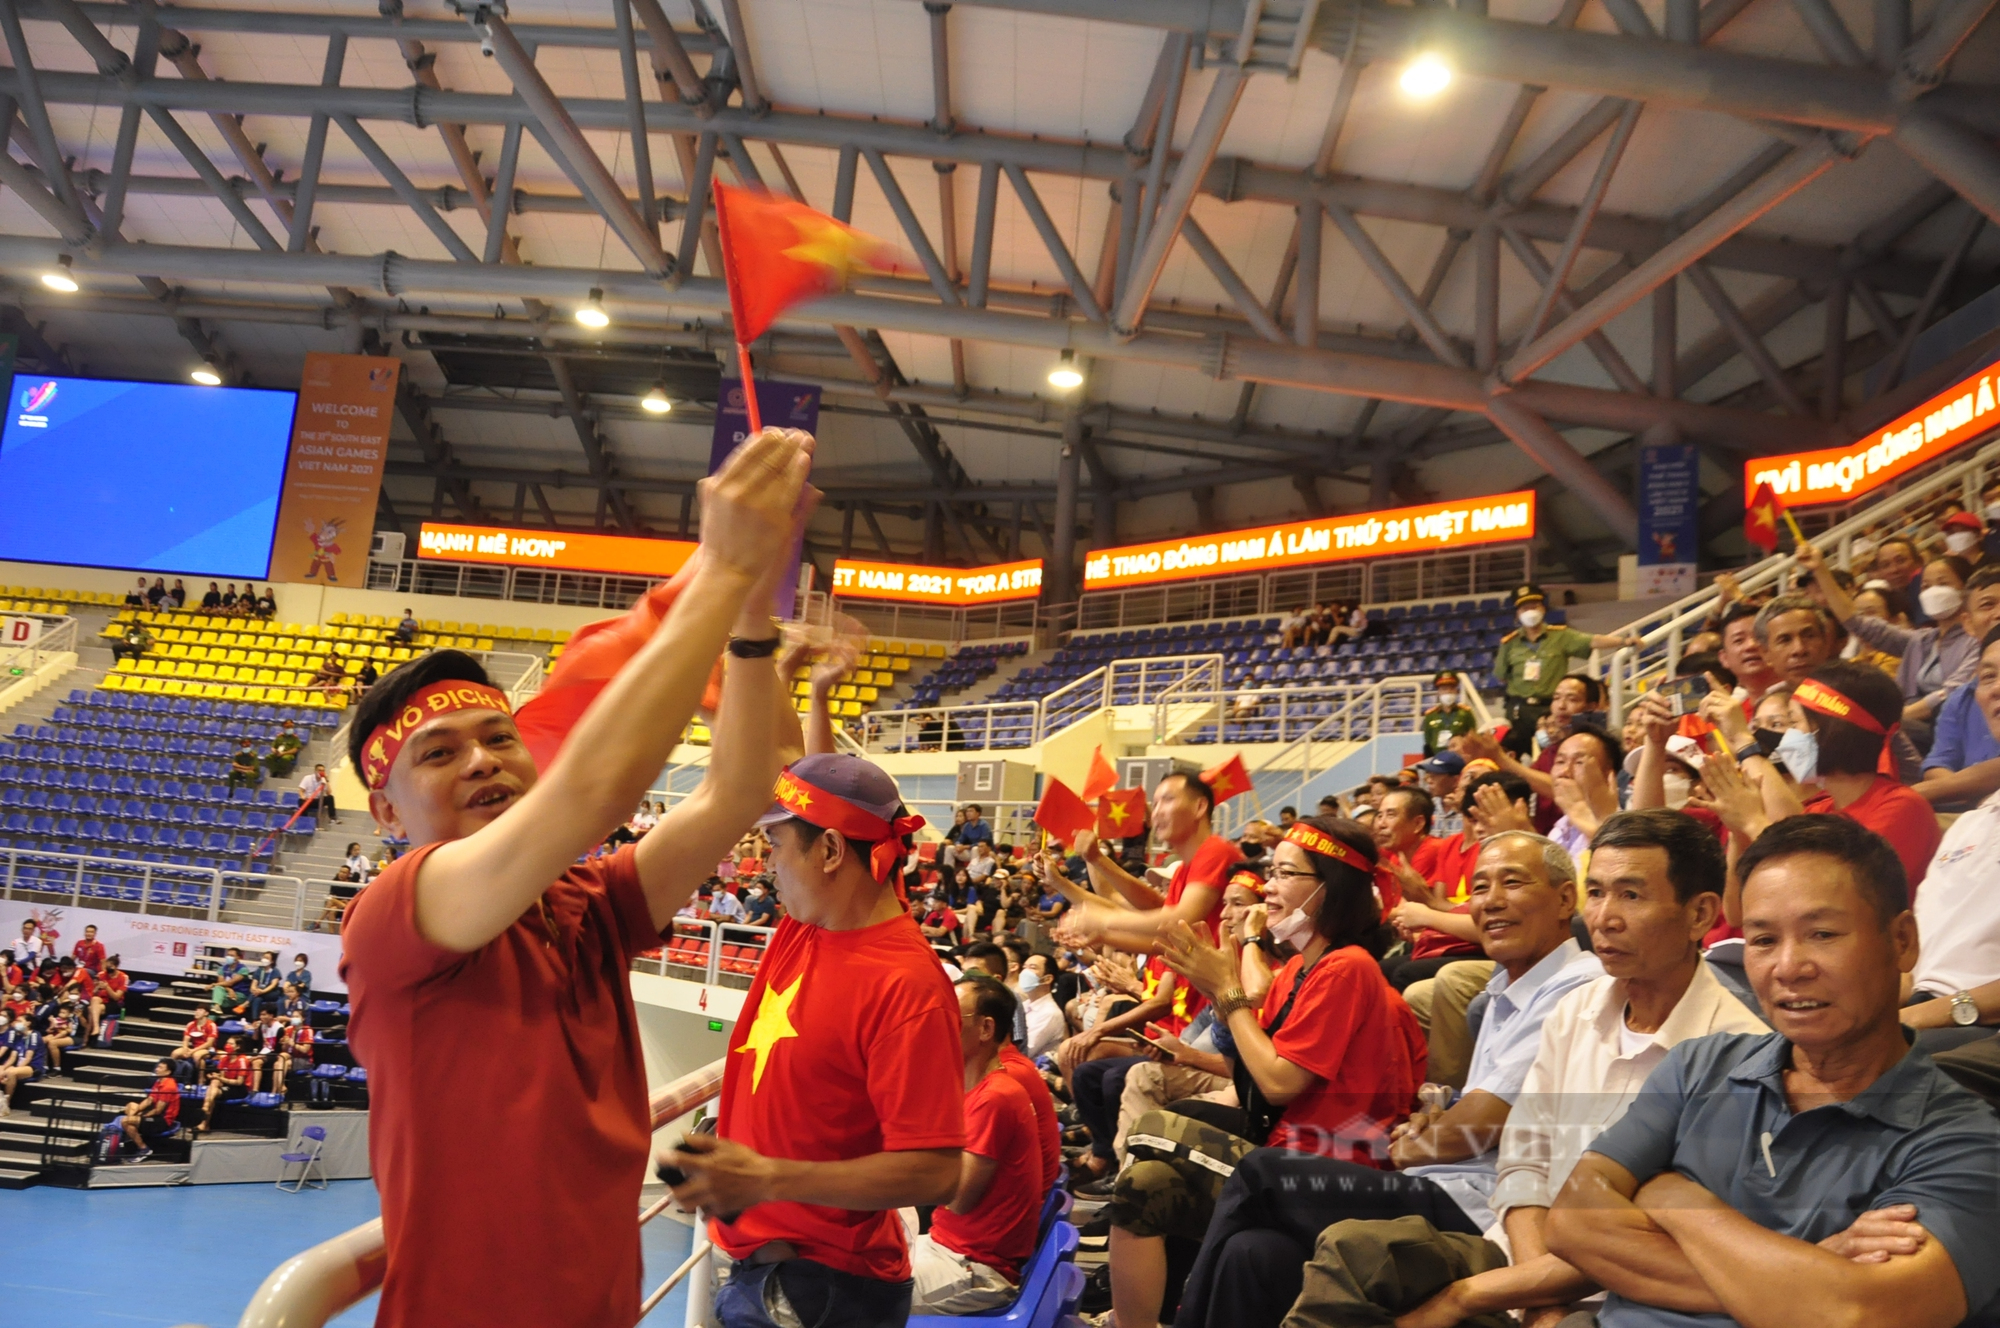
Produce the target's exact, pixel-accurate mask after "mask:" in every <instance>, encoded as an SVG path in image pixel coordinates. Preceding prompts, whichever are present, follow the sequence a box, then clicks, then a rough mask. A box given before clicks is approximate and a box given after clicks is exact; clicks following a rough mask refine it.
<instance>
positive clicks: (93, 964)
mask: <svg viewBox="0 0 2000 1328" xmlns="http://www.w3.org/2000/svg"><path fill="white" fill-rule="evenodd" d="M70 955H71V957H73V958H74V959H75V960H76V962H77V964H78V965H80V966H81V967H83V968H87V969H89V970H90V971H91V972H93V973H95V972H97V970H99V969H101V968H103V967H104V942H103V941H78V942H77V943H76V946H75V947H74V948H73V949H71V950H70Z"/></svg>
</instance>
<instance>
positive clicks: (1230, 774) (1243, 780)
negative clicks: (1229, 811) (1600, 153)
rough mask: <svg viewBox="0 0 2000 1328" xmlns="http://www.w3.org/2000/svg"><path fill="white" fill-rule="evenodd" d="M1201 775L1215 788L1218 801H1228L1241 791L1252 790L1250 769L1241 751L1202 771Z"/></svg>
mask: <svg viewBox="0 0 2000 1328" xmlns="http://www.w3.org/2000/svg"><path fill="white" fill-rule="evenodd" d="M1201 777H1202V781H1203V782H1204V783H1206V784H1207V785H1208V786H1209V787H1210V788H1212V789H1214V790H1215V800H1216V802H1217V803H1224V802H1228V801H1229V800H1230V799H1231V798H1233V797H1235V796H1237V795H1238V794H1239V793H1248V792H1249V791H1250V771H1249V768H1248V767H1246V766H1245V765H1244V764H1243V753H1241V752H1238V753H1237V754H1236V755H1234V756H1232V757H1230V758H1229V759H1228V760H1227V761H1224V762H1223V763H1222V764H1221V765H1218V766H1212V767H1210V768H1209V769H1207V770H1204V771H1202V772H1201Z"/></svg>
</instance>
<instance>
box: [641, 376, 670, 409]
mask: <svg viewBox="0 0 2000 1328" xmlns="http://www.w3.org/2000/svg"><path fill="white" fill-rule="evenodd" d="M639 404H640V405H641V406H644V407H645V408H646V409H647V410H650V411H652V412H653V414H655V415H664V414H666V413H667V412H668V411H670V410H672V409H673V408H674V403H673V402H671V401H669V400H667V385H666V384H665V383H654V384H653V390H652V391H650V392H648V393H647V394H646V395H645V396H643V397H640V398H639Z"/></svg>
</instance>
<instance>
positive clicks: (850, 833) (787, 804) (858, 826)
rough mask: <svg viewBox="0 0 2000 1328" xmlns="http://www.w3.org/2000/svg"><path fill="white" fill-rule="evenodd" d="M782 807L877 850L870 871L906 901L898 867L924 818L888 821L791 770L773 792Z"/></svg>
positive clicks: (872, 853) (779, 778) (871, 859)
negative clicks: (892, 885) (907, 841)
mask: <svg viewBox="0 0 2000 1328" xmlns="http://www.w3.org/2000/svg"><path fill="white" fill-rule="evenodd" d="M773 793H774V796H775V797H776V799H777V802H778V805H779V806H780V807H783V808H784V809H785V810H786V811H788V812H790V813H791V814H792V815H794V816H796V817H798V818H799V819H800V820H801V821H805V822H807V823H808V824H811V825H816V826H818V827H819V828H820V829H822V830H838V831H840V833H841V834H842V835H843V836H844V837H846V838H847V839H849V840H852V841H854V842H857V843H863V844H870V843H872V844H873V845H874V846H875V847H874V849H873V850H872V852H871V854H870V856H869V860H868V872H869V875H871V876H873V877H874V878H875V879H876V880H877V881H879V882H881V883H882V884H884V885H887V884H890V883H891V882H894V883H895V886H896V897H897V898H898V899H901V898H903V887H902V882H901V881H900V880H898V879H897V877H896V866H897V864H898V863H900V862H901V861H902V860H903V840H904V838H905V837H906V836H909V835H913V834H915V833H916V832H917V831H919V830H921V829H923V828H924V818H923V817H921V816H918V815H916V814H915V813H914V812H913V813H911V814H910V815H908V816H898V817H894V818H892V819H884V818H883V817H880V816H877V815H876V814H875V813H874V812H871V811H869V810H868V809H867V808H865V807H861V806H858V805H856V804H855V803H852V802H849V801H848V800H847V799H845V798H843V797H841V796H840V795H839V794H837V793H829V792H827V791H826V790H825V789H823V788H820V787H818V786H817V785H813V784H808V783H806V782H805V781H803V780H801V779H799V778H798V777H797V776H796V775H794V774H793V773H792V772H791V771H790V770H786V771H784V772H782V773H780V774H779V776H778V786H777V788H776V789H775V790H773Z"/></svg>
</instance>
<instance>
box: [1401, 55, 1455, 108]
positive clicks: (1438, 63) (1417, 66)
mask: <svg viewBox="0 0 2000 1328" xmlns="http://www.w3.org/2000/svg"><path fill="white" fill-rule="evenodd" d="M1396 83H1397V85H1398V86H1399V87H1401V88H1402V89H1403V91H1404V92H1405V93H1407V94H1408V95H1410V96H1412V97H1435V96H1437V95H1438V93H1440V92H1443V91H1444V90H1445V89H1446V88H1448V87H1450V86H1451V66H1450V65H1448V64H1446V63H1445V62H1444V61H1443V60H1441V59H1439V58H1438V57H1437V56H1435V55H1433V54H1431V53H1430V52H1428V51H1426V52H1424V54H1422V55H1420V56H1418V57H1417V58H1416V59H1414V60H1412V61H1410V63H1409V64H1408V65H1406V66H1405V67H1404V69H1403V74H1402V77H1400V78H1398V79H1397V80H1396Z"/></svg>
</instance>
